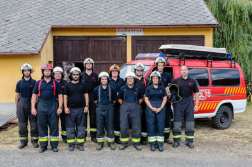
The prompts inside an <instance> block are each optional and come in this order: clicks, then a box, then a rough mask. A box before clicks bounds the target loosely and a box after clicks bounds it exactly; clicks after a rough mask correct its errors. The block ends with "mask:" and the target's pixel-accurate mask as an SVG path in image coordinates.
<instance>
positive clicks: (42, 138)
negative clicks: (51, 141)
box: [39, 136, 48, 141]
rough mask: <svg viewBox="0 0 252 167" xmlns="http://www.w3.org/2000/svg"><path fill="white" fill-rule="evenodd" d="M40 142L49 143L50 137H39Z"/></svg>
mask: <svg viewBox="0 0 252 167" xmlns="http://www.w3.org/2000/svg"><path fill="white" fill-rule="evenodd" d="M39 141H48V136H44V137H39Z"/></svg>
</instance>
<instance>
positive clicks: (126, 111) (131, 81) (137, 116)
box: [118, 72, 143, 151]
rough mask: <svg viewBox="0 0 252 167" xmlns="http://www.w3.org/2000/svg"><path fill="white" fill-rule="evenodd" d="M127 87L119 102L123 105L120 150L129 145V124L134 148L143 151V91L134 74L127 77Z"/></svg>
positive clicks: (121, 110)
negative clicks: (141, 142) (136, 83)
mask: <svg viewBox="0 0 252 167" xmlns="http://www.w3.org/2000/svg"><path fill="white" fill-rule="evenodd" d="M125 82H126V85H124V86H122V87H121V89H120V91H119V95H118V101H119V103H120V104H121V107H120V129H121V143H122V144H121V146H120V148H119V149H120V150H124V149H125V148H126V147H128V144H129V124H131V127H132V142H133V146H134V147H135V148H136V149H137V150H139V151H141V150H142V148H141V147H140V140H141V117H142V112H143V111H142V108H141V106H140V105H141V103H142V102H143V94H142V90H141V88H140V87H139V86H136V85H135V74H134V72H127V74H126V75H125Z"/></svg>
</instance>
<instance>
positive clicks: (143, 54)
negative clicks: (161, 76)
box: [136, 53, 167, 59]
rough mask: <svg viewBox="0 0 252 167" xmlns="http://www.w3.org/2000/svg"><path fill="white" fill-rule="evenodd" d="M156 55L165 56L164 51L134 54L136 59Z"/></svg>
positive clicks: (154, 56) (156, 56) (155, 56)
mask: <svg viewBox="0 0 252 167" xmlns="http://www.w3.org/2000/svg"><path fill="white" fill-rule="evenodd" d="M158 57H167V56H166V55H165V54H164V53H139V54H138V55H137V56H136V59H139V58H140V59H141V58H158Z"/></svg>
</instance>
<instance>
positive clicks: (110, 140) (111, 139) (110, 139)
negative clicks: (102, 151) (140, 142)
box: [107, 137, 115, 142]
mask: <svg viewBox="0 0 252 167" xmlns="http://www.w3.org/2000/svg"><path fill="white" fill-rule="evenodd" d="M107 139H108V142H114V140H115V138H109V137H108V138H107Z"/></svg>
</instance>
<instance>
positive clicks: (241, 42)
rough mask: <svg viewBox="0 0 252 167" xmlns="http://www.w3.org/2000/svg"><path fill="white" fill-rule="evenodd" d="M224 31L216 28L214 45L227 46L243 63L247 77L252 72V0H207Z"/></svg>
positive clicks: (247, 77) (240, 62)
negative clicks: (220, 31)
mask: <svg viewBox="0 0 252 167" xmlns="http://www.w3.org/2000/svg"><path fill="white" fill-rule="evenodd" d="M206 3H207V4H208V6H209V8H210V10H211V11H212V13H213V14H214V16H215V17H216V19H217V20H218V22H219V25H220V26H221V30H222V31H223V33H218V32H217V30H216V29H215V30H214V34H213V45H214V47H218V48H222V47H224V48H226V49H227V51H228V52H229V53H231V54H232V56H234V57H235V59H236V61H237V62H238V63H239V64H240V65H241V68H242V70H243V74H244V76H245V78H246V79H249V78H250V74H251V52H252V1H251V0H206Z"/></svg>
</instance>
